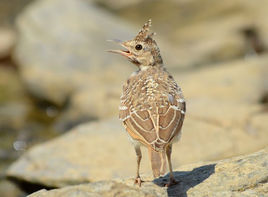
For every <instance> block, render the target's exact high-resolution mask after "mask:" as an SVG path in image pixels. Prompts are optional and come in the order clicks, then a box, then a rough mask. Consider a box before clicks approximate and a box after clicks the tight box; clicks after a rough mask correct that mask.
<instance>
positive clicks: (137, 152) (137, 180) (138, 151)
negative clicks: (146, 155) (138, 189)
mask: <svg viewBox="0 0 268 197" xmlns="http://www.w3.org/2000/svg"><path fill="white" fill-rule="evenodd" d="M135 151H136V155H137V172H136V178H135V182H134V184H138V185H139V186H141V182H142V180H141V177H140V163H141V157H142V154H141V149H140V146H135Z"/></svg>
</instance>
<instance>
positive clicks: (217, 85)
mask: <svg viewBox="0 0 268 197" xmlns="http://www.w3.org/2000/svg"><path fill="white" fill-rule="evenodd" d="M267 60H268V56H267V55H265V56H262V57H253V58H248V59H241V60H235V61H231V62H227V63H221V64H215V65H214V66H213V67H211V68H206V69H199V70H197V71H195V72H191V73H189V74H177V75H176V76H175V79H176V80H177V81H178V82H180V85H181V86H182V88H183V91H184V95H185V97H186V98H189V99H203V98H205V99H207V98H209V99H214V100H216V101H219V102H221V101H230V102H234V103H247V104H256V103H258V102H259V100H260V98H261V95H262V94H263V92H264V88H263V86H264V84H265V79H264V77H263V74H264V73H267V71H268V70H267V68H266V62H267ZM242 87H243V88H242Z"/></svg>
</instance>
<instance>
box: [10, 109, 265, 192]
mask: <svg viewBox="0 0 268 197" xmlns="http://www.w3.org/2000/svg"><path fill="white" fill-rule="evenodd" d="M265 117H266V115H265V114H264V115H258V116H256V119H253V122H252V124H251V125H250V129H251V130H253V131H254V133H251V132H246V130H245V129H243V128H239V127H234V128H224V127H220V126H219V125H215V124H211V123H209V122H206V121H202V120H196V119H192V118H190V117H187V118H186V120H185V124H184V126H183V134H182V140H181V141H180V142H179V143H177V144H174V147H173V155H172V161H173V166H174V168H177V167H178V166H180V165H182V164H188V163H192V162H199V161H211V160H217V159H222V158H226V157H230V156H233V155H239V154H241V153H249V152H252V151H255V150H258V149H260V148H263V147H265V146H266V145H267V139H268V133H267V132H266V130H265V129H264V128H265V125H264V124H262V123H261V120H263V119H264V118H265ZM259 118H260V119H261V120H258V119H259ZM142 152H143V159H142V164H141V173H142V174H144V173H146V174H151V169H150V164H149V160H148V156H147V150H145V149H142ZM135 169H136V156H135V153H134V149H133V147H132V145H131V144H130V142H129V141H128V139H127V135H126V132H125V131H124V128H123V126H122V125H121V123H120V122H119V120H117V119H110V120H106V121H97V122H92V123H87V124H83V125H81V126H79V127H76V128H74V129H73V130H71V131H69V132H68V133H67V134H64V135H63V136H60V137H58V138H56V139H54V140H52V141H48V142H46V143H43V144H40V145H37V146H34V147H33V148H31V149H30V150H29V151H27V153H26V154H25V155H24V156H22V157H21V158H20V159H19V160H18V161H16V162H15V163H13V164H12V166H11V167H10V168H9V169H8V171H7V176H9V177H13V178H16V179H19V180H22V181H27V182H30V183H38V184H42V185H46V186H49V187H62V186H66V185H70V184H78V183H84V182H93V181H98V180H104V179H110V178H122V177H132V176H134V174H135Z"/></svg>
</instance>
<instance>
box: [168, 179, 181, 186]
mask: <svg viewBox="0 0 268 197" xmlns="http://www.w3.org/2000/svg"><path fill="white" fill-rule="evenodd" d="M178 183H179V181H176V180H175V179H174V178H171V179H170V180H169V182H168V183H167V184H165V187H171V186H173V185H176V184H178Z"/></svg>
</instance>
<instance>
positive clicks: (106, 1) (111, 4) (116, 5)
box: [94, 0, 142, 10]
mask: <svg viewBox="0 0 268 197" xmlns="http://www.w3.org/2000/svg"><path fill="white" fill-rule="evenodd" d="M94 1H95V2H96V3H97V4H100V5H102V6H104V7H106V8H109V9H112V10H120V9H124V8H126V7H130V6H133V5H136V4H139V3H140V2H142V0H129V1H124V0H116V1H114V0H94Z"/></svg>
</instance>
